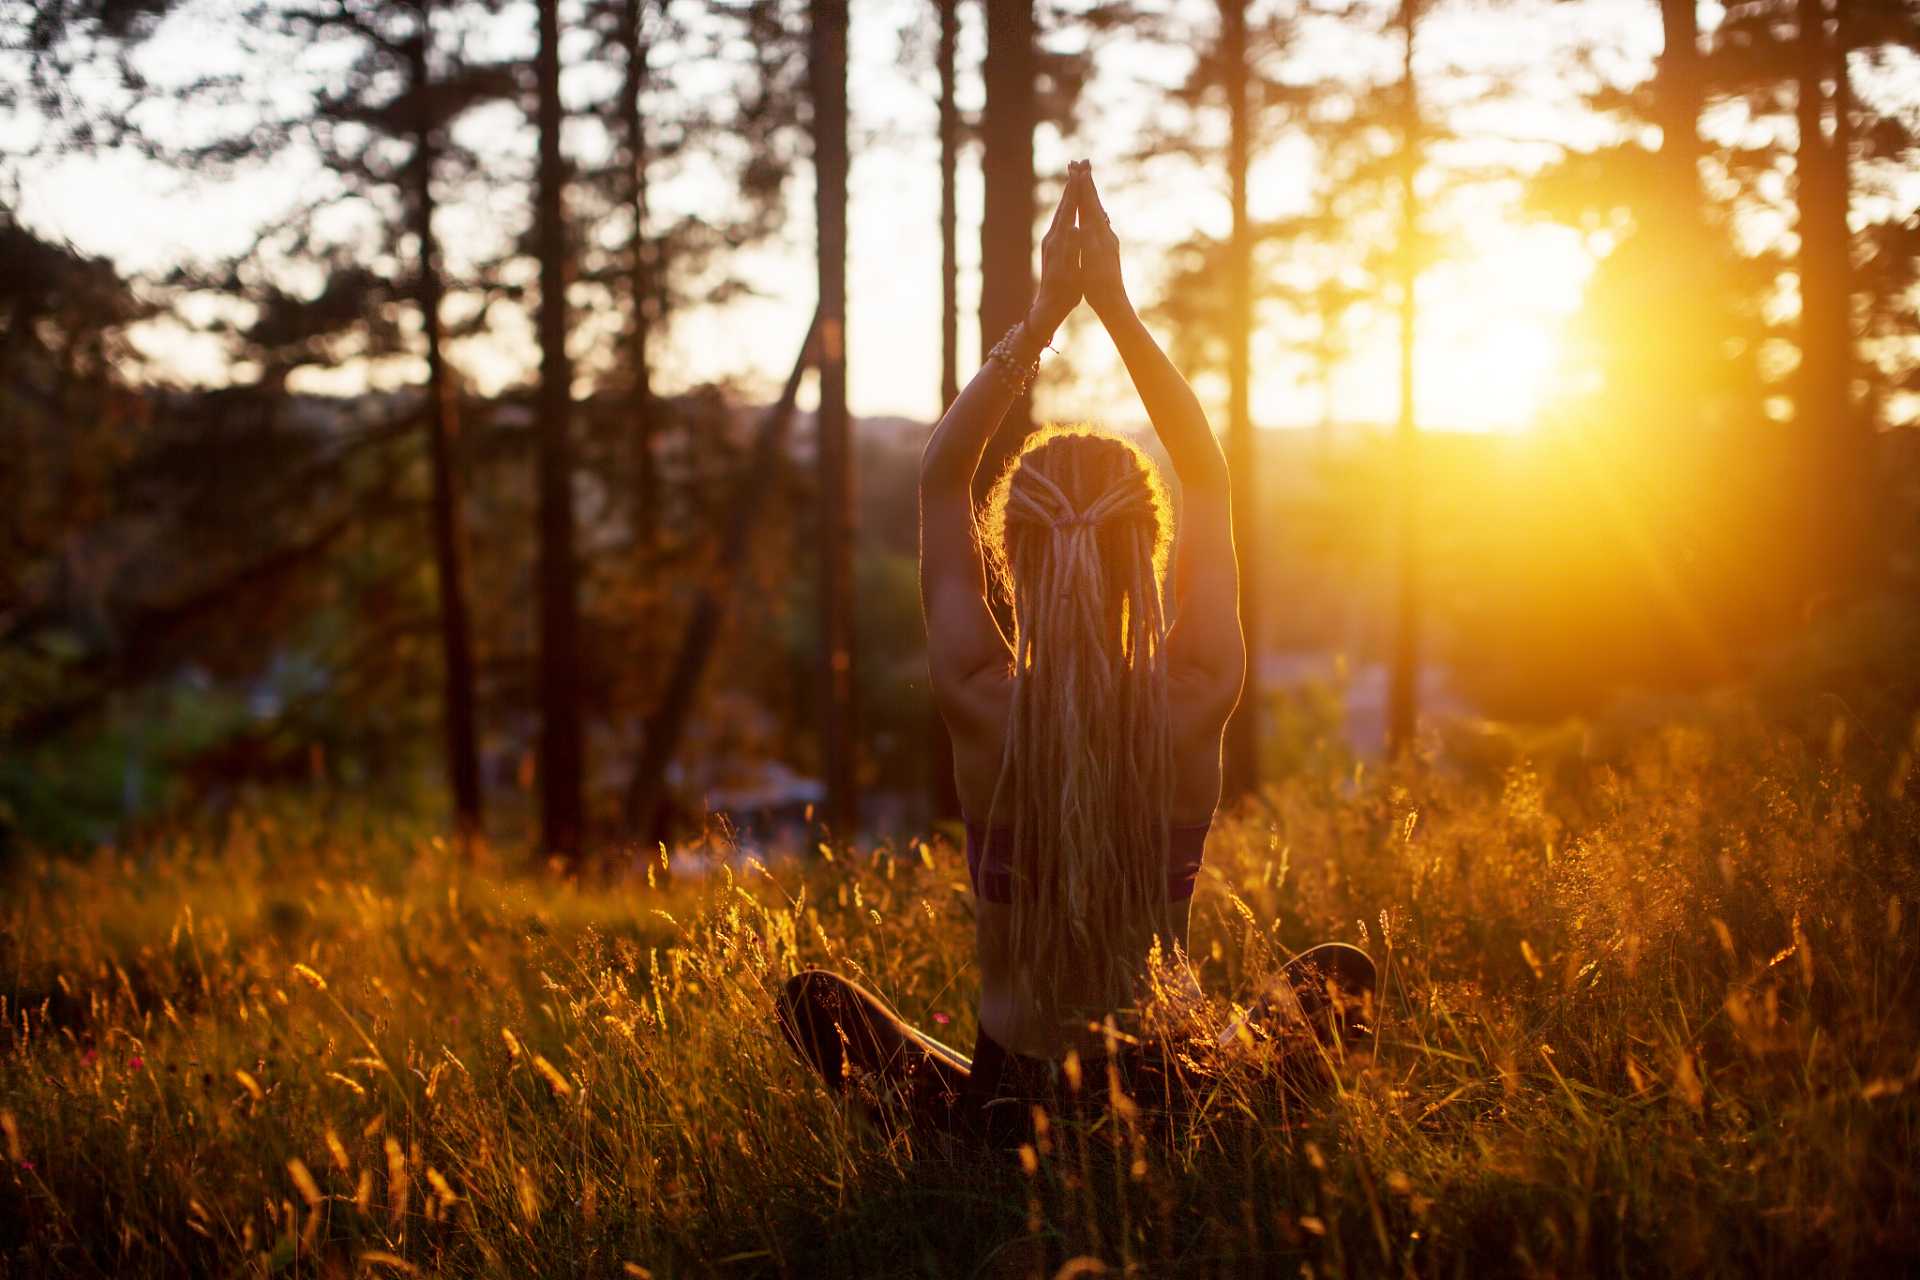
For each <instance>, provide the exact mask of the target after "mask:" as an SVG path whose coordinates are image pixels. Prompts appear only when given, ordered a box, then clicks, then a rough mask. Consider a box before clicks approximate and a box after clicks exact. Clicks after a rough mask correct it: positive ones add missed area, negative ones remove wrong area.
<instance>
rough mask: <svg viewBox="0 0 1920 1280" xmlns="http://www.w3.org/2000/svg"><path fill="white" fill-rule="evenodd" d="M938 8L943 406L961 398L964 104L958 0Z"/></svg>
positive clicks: (944, 2) (946, 1) (943, 2)
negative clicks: (958, 91)
mask: <svg viewBox="0 0 1920 1280" xmlns="http://www.w3.org/2000/svg"><path fill="white" fill-rule="evenodd" d="M935 3H936V4H937V5H938V6H939V10H940V47H939V53H938V55H937V57H938V61H939V64H940V411H941V412H942V413H944V412H946V411H947V409H949V408H951V407H952V405H953V402H954V401H955V400H958V399H959V398H960V198H959V192H958V185H957V184H958V178H959V172H960V105H959V102H958V101H957V100H956V98H955V96H954V81H955V62H956V60H957V58H958V56H959V48H960V0H935Z"/></svg>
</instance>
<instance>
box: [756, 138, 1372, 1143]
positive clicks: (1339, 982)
mask: <svg viewBox="0 0 1920 1280" xmlns="http://www.w3.org/2000/svg"><path fill="white" fill-rule="evenodd" d="M1040 256H1041V278H1040V287H1039V291H1038V294H1037V296H1036V297H1035V299H1034V303H1033V306H1032V308H1031V309H1030V310H1029V311H1028V313H1027V316H1026V319H1025V320H1023V321H1022V322H1021V323H1020V324H1018V325H1016V326H1015V327H1014V328H1013V329H1012V330H1011V331H1010V332H1009V333H1008V334H1007V335H1006V337H1005V338H1004V339H1003V340H1002V341H1001V342H1000V344H999V345H998V346H996V347H995V348H994V350H993V352H992V354H991V355H990V356H989V357H988V359H987V362H986V364H985V365H984V366H983V367H982V369H981V370H980V372H979V373H977V374H976V375H975V376H974V378H973V380H972V382H970V383H969V384H968V385H967V388H966V390H965V391H963V392H962V393H961V395H960V398H959V399H958V400H956V401H955V402H954V404H953V407H952V408H951V409H949V410H948V411H947V414H946V416H945V417H944V418H943V419H942V420H941V422H940V424H939V426H938V427H937V428H935V430H934V433H933V436H932V438H931V439H930V440H929V441H928V444H927V449H926V453H925V456H924V457H923V459H922V461H921V468H920V530H921V534H920V545H921V562H920V586H921V598H922V605H923V608H924V610H925V613H926V619H927V641H928V662H929V666H930V668H931V671H932V677H933V692H934V698H935V701H936V702H937V704H938V706H939V708H940V713H941V716H942V717H943V718H944V719H945V721H946V724H947V728H948V731H949V733H950V734H951V735H952V739H953V755H954V775H955V781H956V783H957V784H958V788H959V792H960V801H961V805H962V807H963V809H964V811H965V813H966V815H967V862H968V867H969V870H970V871H971V873H972V876H973V881H974V890H975V897H976V899H977V910H976V924H975V945H976V948H977V956H978V962H979V966H980V1038H979V1044H978V1046H977V1048H976V1051H975V1055H974V1057H973V1059H972V1060H971V1061H969V1060H968V1059H966V1058H965V1057H963V1056H962V1055H960V1054H959V1053H957V1052H955V1051H954V1050H952V1049H949V1048H947V1047H946V1046H944V1045H941V1044H939V1043H938V1042H937V1041H934V1040H932V1039H930V1038H929V1037H927V1036H925V1035H923V1034H922V1033H920V1032H918V1031H916V1030H914V1029H913V1028H911V1027H908V1026H906V1025H904V1024H903V1023H901V1022H900V1021H899V1019H897V1018H896V1017H895V1016H894V1015H893V1014H892V1013H891V1011H889V1010H888V1009H887V1008H886V1006H885V1005H883V1004H882V1003H881V1002H880V1001H879V1000H878V999H877V998H875V997H874V996H872V995H871V994H869V993H867V992H865V991H863V990H861V989H860V988H858V987H856V986H854V985H853V984H851V983H848V982H846V981H845V980H844V979H841V978H838V977H836V976H834V975H832V974H827V973H824V972H819V971H809V972H807V973H803V974H800V975H798V976H797V977H796V978H794V979H793V981H791V982H790V983H788V985H787V988H786V990H785V992H784V993H783V995H782V998H781V1001H780V1020H781V1025H782V1027H783V1028H784V1029H785V1031H786V1033H787V1035H788V1037H789V1038H790V1039H791V1041H792V1042H793V1044H794V1045H795V1047H796V1048H797V1049H798V1050H799V1051H800V1052H801V1053H802V1055H803V1056H805V1057H807V1058H808V1059H809V1060H810V1061H811V1062H813V1063H814V1064H815V1066H816V1067H818V1068H819V1069H820V1070H821V1072H822V1074H823V1075H825V1077H826V1078H827V1080H828V1082H829V1083H830V1084H832V1085H834V1086H835V1087H836V1088H845V1087H846V1086H847V1082H848V1071H847V1067H848V1065H849V1061H851V1063H852V1064H853V1065H855V1066H857V1067H858V1068H859V1069H860V1071H861V1073H862V1074H863V1075H864V1076H865V1078H866V1079H867V1081H868V1082H869V1083H870V1084H873V1083H877V1084H879V1085H881V1086H882V1087H883V1091H891V1092H894V1093H896V1094H898V1095H900V1100H901V1101H904V1102H905V1103H907V1105H908V1106H909V1107H910V1108H912V1109H913V1110H915V1111H917V1112H919V1113H921V1114H934V1115H948V1114H951V1113H952V1112H953V1111H954V1110H955V1109H956V1108H957V1109H959V1111H960V1112H962V1113H963V1114H965V1115H968V1116H970V1117H977V1116H978V1115H979V1114H980V1113H981V1112H982V1111H983V1110H984V1109H985V1108H987V1107H989V1106H990V1105H991V1104H992V1103H993V1102H994V1101H996V1100H998V1099H1001V1098H1007V1097H1032V1096H1034V1095H1036V1094H1038V1093H1043V1092H1047V1091H1049V1089H1050V1087H1051V1082H1052V1081H1053V1080H1054V1078H1055V1064H1060V1063H1063V1062H1064V1061H1066V1060H1068V1059H1074V1060H1076V1061H1077V1060H1084V1059H1090V1058H1095V1057H1098V1056H1100V1055H1102V1054H1105V1053H1106V1052H1107V1051H1108V1049H1109V1047H1110V1046H1111V1045H1113V1044H1114V1043H1115V1042H1114V1039H1113V1038H1112V1029H1113V1028H1114V1027H1116V1026H1117V1027H1118V1028H1120V1029H1122V1030H1124V1029H1125V1028H1126V1027H1127V1026H1128V1025H1129V1022H1128V1019H1129V1015H1130V1014H1131V1013H1133V1012H1134V1011H1137V1010H1138V1009H1140V1008H1141V1007H1142V1006H1143V1005H1144V1004H1145V1003H1147V996H1148V994H1149V988H1150V987H1151V986H1153V985H1154V983H1155V982H1156V980H1157V976H1158V979H1159V980H1161V981H1164V975H1165V974H1167V973H1171V974H1173V975H1174V977H1173V983H1174V985H1175V986H1176V987H1181V988H1185V989H1186V990H1187V991H1189V992H1190V991H1191V989H1192V982H1193V979H1192V976H1191V973H1190V971H1189V970H1188V969H1187V967H1186V960H1185V953H1186V937H1187V921H1188V908H1189V905H1190V899H1191V898H1192V895H1193V883H1194V878H1195V876H1196V875H1197V873H1198V872H1199V869H1200V860H1201V850H1202V846H1203V845H1204V843H1205V840H1206V834H1207V830H1208V827H1209V826H1210V825H1211V823H1212V821H1213V812H1214V807H1215V805H1216V804H1217V803H1218V801H1219V798H1220V743H1221V734H1222V731H1223V730H1224V728H1225V726H1226V722H1227V717H1228V715H1229V714H1230V713H1231V712H1232V710H1233V708H1234V704H1235V703H1236V702H1237V701H1238V699H1239V696H1240V688H1241V683H1242V680H1243V678H1244V676H1245V671H1246V652H1245V649H1244V647H1243V645H1242V642H1241V635H1240V620H1239V612H1238V603H1237V599H1238V588H1237V580H1238V572H1237V567H1236V564H1235V560H1234V551H1233V534H1232V521H1231V514H1230V502H1229V491H1228V484H1227V465H1226V459H1225V457H1224V456H1223V455H1222V453H1221V451H1220V447H1219V444H1218V443H1217V442H1216V441H1215V439H1214V436H1213V432H1212V429H1211V428H1210V427H1209V426H1208V425H1207V419H1206V415H1205V414H1204V413H1203V412H1202V411H1201V408H1200V404H1199V401H1198V400H1197V399H1196V398H1195V397H1194V394H1193V391H1192V389H1191V388H1189V387H1188V386H1187V383H1186V380H1185V379H1183V378H1182V377H1181V376H1180V374H1179V372H1178V371H1177V370H1175V369H1174V367H1173V365H1172V363H1171V362H1170V361H1169V360H1168V359H1167V358H1166V356H1165V355H1164V354H1163V353H1162V352H1161V350H1160V348H1159V346H1158V345H1157V344H1156V343H1155V342H1154V339H1153V337H1152V335H1151V334H1150V333H1148V331H1147V329H1146V326H1145V325H1143V324H1142V323H1141V322H1140V319H1139V317H1138V316H1137V315H1135V314H1134V310H1133V306H1132V303H1131V302H1130V301H1129V300H1128V298H1127V292H1126V286H1125V284H1124V282H1123V280H1122V278H1121V272H1120V246H1119V240H1118V238H1117V237H1116V236H1115V235H1114V233H1113V229H1112V226H1111V225H1110V224H1109V222H1108V220H1107V217H1106V214H1105V212H1104V211H1103V210H1102V208H1101V206H1100V196H1099V193H1098V191H1096V190H1095V188H1094V183H1093V173H1092V166H1091V165H1090V164H1087V163H1085V162H1075V163H1073V164H1072V165H1070V166H1069V167H1068V174H1067V185H1066V190H1065V192H1064V193H1063V194H1062V196H1061V198H1060V205H1059V208H1058V209H1057V210H1056V211H1055V213H1054V217H1053V225H1052V226H1051V228H1050V229H1049V230H1048V231H1047V234H1046V237H1045V238H1044V240H1043V241H1042V243H1041V250H1040ZM1083 298H1084V300H1085V301H1086V302H1087V304H1088V305H1089V306H1091V307H1092V308H1093V311H1094V314H1095V315H1097V316H1098V317H1099V318H1100V321H1101V323H1102V324H1103V325H1105V326H1106V330H1107V333H1108V334H1109V335H1110V336H1111V337H1112V338H1113V341H1114V344H1115V345H1116V346H1117V347H1118V348H1119V351H1120V356H1121V358H1122V360H1124V361H1125V363H1126V366H1127V372H1128V373H1129V374H1130V375H1131V376H1132V379H1133V384H1134V387H1135V389H1136V390H1137V391H1138V393H1139V395H1140V399H1141V402H1142V404H1143V405H1144V406H1145V408H1146V411H1147V415H1148V417H1149V418H1150V419H1151V420H1152V422H1153V426H1154V430H1155V431H1156V432H1157V433H1158V435H1159V437H1160V442H1161V444H1162V446H1164V448H1165V449H1166V453H1167V457H1168V458H1169V460H1170V461H1171V462H1172V464H1173V468H1174V471H1175V473H1176V474H1177V475H1178V476H1179V479H1180V485H1181V490H1182V506H1183V521H1182V527H1181V530H1180V539H1179V544H1178V553H1177V557H1176V562H1175V564H1174V584H1173V585H1174V602H1175V609H1174V615H1173V617H1172V619H1171V620H1169V619H1168V618H1167V617H1166V616H1165V614H1164V612H1163V609H1162V598H1163V583H1164V578H1165V571H1166V564H1167V552H1168V548H1169V544H1170V543H1171V542H1172V530H1171V518H1170V517H1171V508H1170V504H1169V502H1168V498H1167V492H1166V487H1165V485H1164V484H1163V483H1162V482H1161V480H1160V476H1159V474H1158V472H1157V471H1156V470H1155V468H1154V466H1153V464H1152V462H1151V461H1149V460H1148V458H1147V457H1146V455H1144V454H1143V453H1142V452H1141V451H1140V450H1139V449H1138V448H1137V447H1135V446H1134V445H1133V444H1131V443H1130V442H1128V441H1126V440H1124V439H1122V438H1121V437H1119V436H1115V435H1111V434H1108V433H1105V432H1099V431H1095V430H1091V429H1088V428H1079V427H1075V428H1059V427H1052V428H1048V429H1046V430H1044V431H1042V432H1040V433H1038V434H1037V435H1035V436H1034V437H1033V438H1032V439H1031V440H1029V441H1028V442H1027V443H1026V445H1025V447H1024V448H1023V449H1022V450H1021V452H1020V455H1019V457H1018V459H1017V460H1016V461H1015V462H1014V464H1013V465H1012V466H1010V467H1009V468H1008V469H1007V472H1006V474H1005V475H1003V476H1002V477H1000V480H999V483H998V484H997V485H996V486H995V488H994V490H993V495H992V497H991V499H990V501H989V503H988V505H987V510H986V512H985V514H984V520H983V521H982V522H981V525H980V526H977V525H976V520H975V511H974V504H973V497H972V493H973V481H974V473H975V471H976V470H977V468H978V467H979V465H980V460H981V455H982V453H983V452H984V450H985V448H986V445H987V442H988V440H989V438H990V437H991V436H992V435H993V433H994V431H995V430H996V429H997V428H998V426H999V425H1000V421H1001V419H1002V418H1003V417H1004V416H1005V415H1006V412H1007V410H1008V408H1009V407H1010V406H1011V405H1012V404H1013V402H1014V399H1015V398H1016V397H1017V396H1018V395H1020V394H1021V393H1023V392H1024V391H1025V389H1026V386H1027V384H1028V382H1029V381H1030V380H1031V379H1032V377H1033V374H1034V373H1035V372H1036V371H1037V370H1038V368H1039V358H1040V353H1041V351H1042V350H1043V349H1044V348H1045V347H1046V346H1047V345H1048V344H1049V342H1050V341H1051V339H1052V337H1053V335H1054V332H1055V330H1057V329H1058V327H1059V326H1060V324H1061V322H1062V321H1064V320H1065V319H1066V317H1067V315H1068V313H1069V312H1071V311H1072V310H1073V308H1074V307H1075V306H1077V305H1078V304H1079V303H1080V301H1081V300H1082V299H1083ZM982 526H983V527H982ZM989 565H990V566H991V569H992V571H993V572H994V573H995V575H996V576H997V578H998V580H999V582H1000V584H1001V586H1002V587H1003V588H1004V590H1005V593H1006V595H1007V596H1008V597H1009V598H1010V599H1011V600H1012V602H1013V624H1014V634H1013V640H1012V642H1011V643H1009V642H1008V640H1007V638H1006V637H1005V635H1003V633H1002V632H1001V629H1000V626H999V624H998V623H997V622H996V621H995V619H994V615H993V612H992V610H991V608H990V607H989V605H988V597H987V573H988V571H989ZM1156 955H1157V956H1159V957H1163V958H1164V959H1165V963H1164V964H1163V965H1160V966H1159V968H1158V975H1156V973H1155V972H1154V970H1155V967H1156V966H1155V960H1154V957H1156ZM1295 966H1296V967H1294V968H1293V969H1292V970H1291V971H1290V972H1289V974H1288V975H1287V976H1288V979H1289V980H1290V981H1288V982H1283V983H1281V984H1279V986H1277V988H1276V990H1275V992H1274V993H1273V994H1272V996H1271V997H1270V999H1269V1000H1268V1001H1266V1002H1263V1003H1264V1004H1266V1005H1271V1006H1274V1007H1284V1008H1286V1009H1288V1010H1289V1011H1291V1012H1292V1013H1294V1014H1305V1015H1307V1016H1308V1017H1309V1020H1312V1015H1314V1014H1315V1013H1317V1012H1320V1011H1321V1010H1322V1008H1323V1007H1325V1006H1326V996H1327V993H1329V992H1331V994H1332V996H1333V1001H1332V1005H1331V1008H1332V1009H1333V1010H1334V1011H1335V1012H1338V1011H1339V1010H1340V1009H1341V1008H1342V1006H1343V1002H1362V1003H1363V1002H1365V1001H1366V1000H1367V999H1368V998H1369V997H1370V993H1371V991H1372V987H1373V966H1372V963H1371V961H1369V960H1367V958H1366V957H1365V955H1364V954H1362V953H1360V952H1359V951H1357V950H1355V949H1354V948H1351V947H1346V948H1337V947H1336V948H1324V947H1323V948H1315V949H1314V951H1312V952H1309V953H1307V955H1305V956H1302V957H1301V958H1300V959H1299V960H1296V961H1295ZM1256 1016H1258V1015H1256ZM1109 1017H1113V1018H1117V1019H1119V1021H1118V1023H1117V1024H1116V1023H1109V1022H1107V1021H1106V1020H1107V1019H1108V1018H1109ZM1319 1021H1320V1024H1321V1025H1322V1026H1328V1027H1329V1029H1331V1028H1330V1023H1329V1020H1328V1019H1326V1018H1321V1019H1319ZM1238 1030H1239V1029H1238V1028H1236V1029H1235V1031H1233V1032H1230V1033H1229V1038H1233V1037H1235V1036H1236V1035H1237V1033H1238ZM1131 1057H1132V1059H1133V1061H1132V1064H1131V1065H1132V1066H1134V1067H1136V1068H1137V1067H1139V1066H1140V1065H1141V1063H1142V1061H1143V1055H1142V1054H1139V1053H1135V1054H1133V1055H1131ZM1135 1074H1138V1072H1137V1071H1136V1072H1135ZM1014 1110H1015V1111H1016V1112H1017V1111H1023V1110H1024V1109H1023V1108H1015V1109H1014Z"/></svg>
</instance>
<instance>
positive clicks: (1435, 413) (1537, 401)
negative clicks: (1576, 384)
mask: <svg viewBox="0 0 1920 1280" xmlns="http://www.w3.org/2000/svg"><path fill="white" fill-rule="evenodd" d="M1477 230H1478V231H1479V234H1476V235H1474V236H1473V237H1472V241H1473V243H1472V245H1471V248H1470V250H1469V251H1468V252H1466V253H1463V254H1462V255H1460V256H1459V257H1456V258H1453V259H1451V260H1448V261H1445V262H1442V263H1440V264H1438V265H1436V266H1435V267H1434V268H1433V269H1432V270H1430V271H1428V272H1427V273H1426V274H1425V275H1424V276H1423V277H1422V278H1421V280H1420V283H1419V292H1418V298H1419V303H1420V311H1419V319H1418V330H1417V336H1416V338H1415V351H1414V403H1415V407H1416V409H1417V411H1418V412H1417V417H1418V421H1419V425H1420V427H1421V428H1422V429H1424V430H1440V431H1515V430H1524V429H1526V428H1528V427H1531V426H1532V425H1533V424H1534V421H1535V419H1536V418H1537V416H1538V415H1539V412H1540V410H1541V408H1542V406H1543V405H1544V404H1546V403H1547V402H1548V401H1549V400H1551V399H1552V398H1553V397H1554V396H1555V394H1556V393H1557V392H1558V391H1559V389H1560V386H1559V383H1560V380H1561V379H1562V378H1564V377H1565V376H1566V375H1567V373H1568V372H1569V371H1568V370H1567V369H1566V367H1565V363H1564V361H1563V359H1562V348H1561V342H1560V334H1561V330H1562V327H1563V326H1564V325H1565V323H1566V320H1567V318H1568V317H1569V316H1571V315H1572V314H1573V313H1574V311H1575V310H1576V309H1577V308H1578V307H1579V305H1580V299H1581V289H1582V287H1583V285H1584V284H1585V281H1586V278H1587V276H1588V275H1589V274H1590V273H1591V271H1592V269H1593V259H1592V257H1591V255H1590V254H1589V253H1588V252H1587V251H1586V249H1585V248H1584V247H1583V246H1582V245H1581V243H1580V241H1579V238H1578V237H1577V236H1575V235H1572V234H1568V233H1566V232H1565V229H1564V228H1555V227H1545V226H1519V225H1515V224H1512V223H1507V222H1502V221H1498V220H1493V219H1489V220H1488V222H1487V224H1486V225H1485V226H1484V227H1483V228H1479V229H1477ZM1369 321H1370V322H1369V323H1368V324H1367V325H1366V326H1365V330H1364V336H1363V337H1361V338H1359V340H1358V341H1356V343H1355V349H1354V352H1353V355H1352V356H1351V358H1350V359H1349V360H1348V362H1347V366H1346V367H1345V368H1343V369H1342V370H1341V371H1340V373H1339V374H1338V375H1337V376H1336V379H1335V387H1334V396H1335V404H1334V406H1333V416H1334V418H1335V420H1336V421H1339V422H1374V423H1387V422H1391V421H1393V420H1395V419H1396V418H1397V417H1398V415H1399V411H1400V399H1399V396H1400V391H1399V370H1400V343H1399V333H1398V326H1397V323H1396V317H1395V316H1394V315H1393V314H1391V313H1389V312H1387V311H1385V310H1384V309H1382V310H1381V311H1379V312H1376V313H1374V314H1373V315H1371V316H1370V317H1369ZM1267 407H1270V408H1271V409H1272V410H1273V411H1274V412H1275V415H1276V417H1278V418H1280V419H1281V420H1284V419H1285V418H1286V417H1288V416H1291V415H1289V414H1287V413H1286V411H1285V408H1284V407H1283V406H1282V405H1280V404H1277V403H1272V402H1269V404H1268V406H1267Z"/></svg>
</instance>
